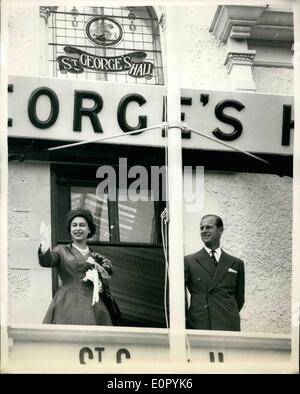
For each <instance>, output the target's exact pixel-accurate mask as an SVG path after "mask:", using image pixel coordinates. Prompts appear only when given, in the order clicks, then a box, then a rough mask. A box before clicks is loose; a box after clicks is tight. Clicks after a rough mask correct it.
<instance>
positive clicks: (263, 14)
mask: <svg viewBox="0 0 300 394" xmlns="http://www.w3.org/2000/svg"><path fill="white" fill-rule="evenodd" d="M237 26H238V28H239V29H240V32H237V34H236V35H235V33H234V32H235V29H236V27H237ZM242 27H245V32H246V36H247V37H243V34H242V33H243V29H242ZM247 28H248V31H247ZM209 31H210V32H212V33H213V34H214V35H215V37H216V38H217V39H219V40H220V41H221V42H224V43H226V42H227V40H228V38H229V37H232V38H237V39H238V38H250V39H254V40H276V41H278V42H280V41H285V42H291V44H292V42H293V13H292V11H291V10H288V9H278V8H272V7H268V6H265V7H256V6H227V5H220V6H218V8H217V11H216V14H215V16H214V19H213V21H212V23H211V26H210V29H209ZM232 33H233V34H234V36H231V34H232Z"/></svg>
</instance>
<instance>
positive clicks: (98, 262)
mask: <svg viewBox="0 0 300 394" xmlns="http://www.w3.org/2000/svg"><path fill="white" fill-rule="evenodd" d="M86 262H87V263H89V264H91V265H92V266H93V268H91V269H89V270H87V271H86V273H85V277H84V278H83V281H84V282H86V281H88V280H90V281H91V282H93V285H94V291H93V300H92V305H94V304H95V303H96V302H98V301H99V293H100V294H102V293H106V292H108V291H109V283H108V280H109V279H110V278H111V275H112V273H113V269H112V263H111V262H110V260H109V259H108V258H107V257H105V256H102V255H101V254H100V253H95V252H92V256H89V257H88V259H87V260H86Z"/></svg>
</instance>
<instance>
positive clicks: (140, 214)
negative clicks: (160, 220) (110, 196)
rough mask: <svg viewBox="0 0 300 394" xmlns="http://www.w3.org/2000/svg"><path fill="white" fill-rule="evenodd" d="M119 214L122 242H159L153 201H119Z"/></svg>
mask: <svg viewBox="0 0 300 394" xmlns="http://www.w3.org/2000/svg"><path fill="white" fill-rule="evenodd" d="M119 199H120V196H119ZM118 214H119V228H120V241H121V242H139V243H156V242H157V234H156V225H155V209H154V202H153V201H128V200H127V201H118Z"/></svg>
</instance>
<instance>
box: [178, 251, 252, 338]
mask: <svg viewBox="0 0 300 394" xmlns="http://www.w3.org/2000/svg"><path fill="white" fill-rule="evenodd" d="M184 266H185V269H184V271H185V284H186V287H187V288H188V290H189V292H190V294H191V304H190V307H189V309H188V310H187V311H186V318H187V328H194V329H201V330H228V331H240V329H241V328H240V316H239V311H240V310H241V309H242V307H243V305H244V288H245V271H244V263H243V261H242V260H240V259H238V258H237V257H234V256H231V255H229V254H227V253H225V252H224V251H223V250H222V254H221V257H220V260H219V263H218V266H217V268H215V267H214V264H213V262H212V259H211V257H210V256H209V254H208V253H207V251H206V250H205V249H204V248H203V249H201V250H200V251H199V252H197V253H195V254H190V255H188V256H186V257H185V258H184Z"/></svg>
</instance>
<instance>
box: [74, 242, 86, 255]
mask: <svg viewBox="0 0 300 394" xmlns="http://www.w3.org/2000/svg"><path fill="white" fill-rule="evenodd" d="M72 245H73V246H74V248H75V249H77V250H79V252H80V253H81V254H83V255H85V254H88V253H89V251H90V250H89V247H88V246H87V247H86V248H84V249H81V248H79V246H77V245H75V244H74V243H73V244H72Z"/></svg>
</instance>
